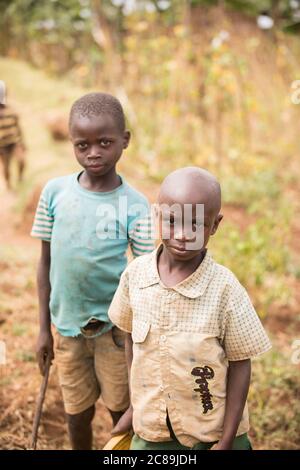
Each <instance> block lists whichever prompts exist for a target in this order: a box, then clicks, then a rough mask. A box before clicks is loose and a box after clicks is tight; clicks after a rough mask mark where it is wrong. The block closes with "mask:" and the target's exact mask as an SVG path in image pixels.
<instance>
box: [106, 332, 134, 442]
mask: <svg viewBox="0 0 300 470" xmlns="http://www.w3.org/2000/svg"><path fill="white" fill-rule="evenodd" d="M125 355H126V362H127V368H128V386H129V394H130V371H131V363H132V357H133V353H132V338H131V334H130V333H127V334H126V336H125ZM132 412H133V410H132V405H131V403H130V405H129V407H128V409H127V410H126V411H125V413H124V414H123V415H122V417H121V418H120V420H119V421H118V423H117V424H116V426H115V427H114V428H113V430H112V432H111V433H112V435H114V434H122V433H124V432H127V431H129V430H130V429H131V428H132Z"/></svg>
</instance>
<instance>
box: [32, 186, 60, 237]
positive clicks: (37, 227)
mask: <svg viewBox="0 0 300 470" xmlns="http://www.w3.org/2000/svg"><path fill="white" fill-rule="evenodd" d="M53 223H54V216H53V214H52V212H51V208H50V195H49V191H48V188H47V185H46V186H45V188H44V189H43V191H42V193H41V196H40V199H39V202H38V205H37V209H36V213H35V217H34V221H33V226H32V229H31V234H30V235H31V236H32V237H35V238H39V239H40V240H45V241H47V242H50V241H51V234H52V228H53Z"/></svg>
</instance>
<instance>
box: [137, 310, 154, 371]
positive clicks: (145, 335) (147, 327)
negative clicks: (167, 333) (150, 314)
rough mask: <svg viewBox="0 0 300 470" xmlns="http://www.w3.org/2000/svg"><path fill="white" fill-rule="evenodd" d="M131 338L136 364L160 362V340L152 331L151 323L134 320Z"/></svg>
mask: <svg viewBox="0 0 300 470" xmlns="http://www.w3.org/2000/svg"><path fill="white" fill-rule="evenodd" d="M131 336H132V342H133V351H134V357H135V362H136V363H139V364H140V365H143V364H144V365H145V364H149V363H153V362H158V358H157V350H158V349H157V348H158V339H157V335H156V334H155V333H154V332H152V331H151V324H150V323H149V322H146V321H141V320H135V319H133V321H132V333H131Z"/></svg>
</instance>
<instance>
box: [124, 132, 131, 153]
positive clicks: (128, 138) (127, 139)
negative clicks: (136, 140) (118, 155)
mask: <svg viewBox="0 0 300 470" xmlns="http://www.w3.org/2000/svg"><path fill="white" fill-rule="evenodd" d="M130 137H131V134H130V132H129V131H125V132H124V137H123V148H124V149H127V147H128V145H129V142H130Z"/></svg>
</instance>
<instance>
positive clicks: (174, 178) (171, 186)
mask: <svg viewBox="0 0 300 470" xmlns="http://www.w3.org/2000/svg"><path fill="white" fill-rule="evenodd" d="M158 202H159V204H163V203H166V204H170V203H180V204H204V205H205V209H206V210H208V211H209V212H212V213H214V214H216V215H217V214H218V213H219V212H220V209H221V187H220V184H219V182H218V180H217V179H216V177H215V176H213V175H212V174H211V173H209V172H208V171H206V170H204V169H202V168H198V167H192V166H190V167H185V168H180V169H178V170H175V171H173V172H172V173H170V174H169V175H168V176H167V177H166V178H165V179H164V181H163V183H162V185H161V188H160V192H159V196H158Z"/></svg>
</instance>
